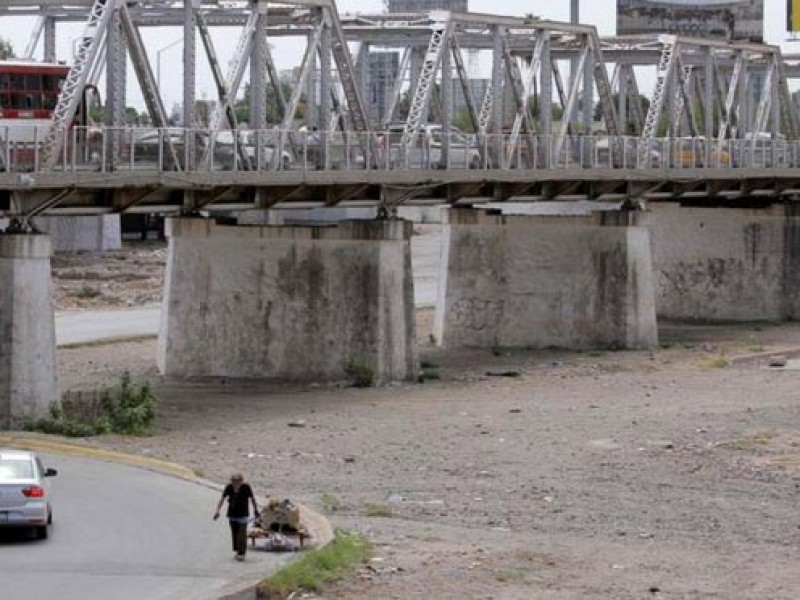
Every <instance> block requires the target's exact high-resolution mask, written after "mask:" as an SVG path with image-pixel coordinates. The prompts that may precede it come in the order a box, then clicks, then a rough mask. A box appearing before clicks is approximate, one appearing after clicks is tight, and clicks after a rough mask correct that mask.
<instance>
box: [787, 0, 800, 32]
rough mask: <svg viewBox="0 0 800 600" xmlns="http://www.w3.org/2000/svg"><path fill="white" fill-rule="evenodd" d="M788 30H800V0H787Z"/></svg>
mask: <svg viewBox="0 0 800 600" xmlns="http://www.w3.org/2000/svg"><path fill="white" fill-rule="evenodd" d="M786 31H800V0H786Z"/></svg>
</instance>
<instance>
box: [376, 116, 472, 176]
mask: <svg viewBox="0 0 800 600" xmlns="http://www.w3.org/2000/svg"><path fill="white" fill-rule="evenodd" d="M404 130H405V125H404V124H402V123H398V124H394V125H389V126H388V127H387V134H388V145H389V160H390V162H391V164H392V165H393V166H394V167H395V168H402V167H407V168H409V169H445V168H449V169H479V168H480V166H481V156H480V153H479V151H478V147H477V144H476V142H475V139H474V136H468V135H466V134H464V133H463V132H462V131H461V130H459V129H458V128H457V127H450V136H449V138H450V153H449V160H448V161H447V164H444V161H443V157H442V142H443V141H444V129H443V128H442V126H441V125H425V126H424V127H422V129H421V130H420V132H419V133H416V134H414V135H413V136H412V138H411V143H410V144H409V145H408V146H406V147H403V143H402V140H403V131H404Z"/></svg>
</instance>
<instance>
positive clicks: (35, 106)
mask: <svg viewBox="0 0 800 600" xmlns="http://www.w3.org/2000/svg"><path fill="white" fill-rule="evenodd" d="M25 108H27V109H30V110H39V109H40V108H42V96H41V94H25Z"/></svg>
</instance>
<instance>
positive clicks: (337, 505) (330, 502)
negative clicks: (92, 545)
mask: <svg viewBox="0 0 800 600" xmlns="http://www.w3.org/2000/svg"><path fill="white" fill-rule="evenodd" d="M320 501H321V502H322V512H324V513H327V514H329V515H330V514H333V513H337V512H339V511H340V510H341V509H342V500H341V498H338V497H337V496H333V495H331V494H322V498H320Z"/></svg>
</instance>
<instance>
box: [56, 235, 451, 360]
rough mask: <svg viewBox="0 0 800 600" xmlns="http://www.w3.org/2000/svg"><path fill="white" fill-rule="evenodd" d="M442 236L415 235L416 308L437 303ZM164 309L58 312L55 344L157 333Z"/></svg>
mask: <svg viewBox="0 0 800 600" xmlns="http://www.w3.org/2000/svg"><path fill="white" fill-rule="evenodd" d="M440 244H441V236H440V234H439V233H438V232H426V233H425V235H418V236H414V238H412V243H411V249H412V255H413V265H414V302H415V304H416V305H417V307H422V306H425V307H433V306H435V305H436V296H437V293H438V282H439V261H440V252H441V248H440ZM160 319H161V308H160V307H157V306H156V307H152V308H139V309H132V310H105V311H102V310H101V311H91V312H89V311H69V312H61V313H57V314H56V344H57V345H59V346H64V345H67V344H85V343H88V342H96V341H102V340H115V339H124V338H133V337H139V336H154V335H158V328H159V323H160Z"/></svg>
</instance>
